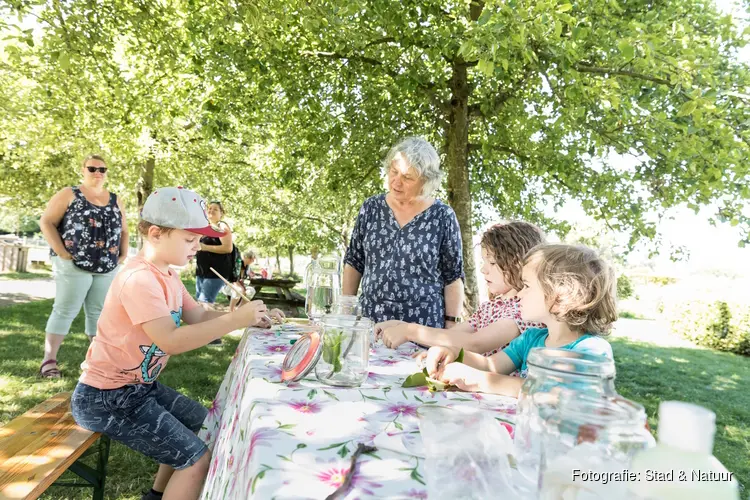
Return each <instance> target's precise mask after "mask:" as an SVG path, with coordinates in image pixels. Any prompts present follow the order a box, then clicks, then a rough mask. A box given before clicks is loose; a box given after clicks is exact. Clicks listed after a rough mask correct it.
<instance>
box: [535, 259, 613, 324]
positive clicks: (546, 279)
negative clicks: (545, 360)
mask: <svg viewBox="0 0 750 500" xmlns="http://www.w3.org/2000/svg"><path fill="white" fill-rule="evenodd" d="M525 265H532V266H534V267H535V270H536V277H537V279H538V280H539V284H540V285H541V287H542V291H543V292H544V298H545V300H546V301H547V302H548V303H551V304H552V305H551V306H550V312H551V313H552V314H553V315H554V316H555V318H556V319H557V320H558V321H561V322H564V323H566V324H567V325H568V326H569V327H570V329H571V330H574V331H578V332H582V333H592V334H595V335H607V334H608V333H609V331H610V329H611V328H612V324H613V323H614V322H615V321H616V320H617V301H616V280H615V274H614V270H613V269H612V268H611V267H610V266H609V265H608V264H607V263H606V262H605V261H604V259H602V258H601V257H599V255H598V254H597V253H596V252H595V251H594V250H592V249H590V248H588V247H585V246H579V245H561V244H557V245H540V246H538V247H536V248H534V249H533V250H531V251H530V252H529V253H528V254H527V255H526V258H525V259H524V266H525Z"/></svg>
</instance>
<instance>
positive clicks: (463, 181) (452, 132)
mask: <svg viewBox="0 0 750 500" xmlns="http://www.w3.org/2000/svg"><path fill="white" fill-rule="evenodd" d="M452 70H453V74H452V76H451V81H450V86H451V102H450V112H449V116H448V127H447V130H446V147H445V151H446V166H447V170H448V202H449V203H450V205H451V207H453V210H454V211H455V212H456V217H457V218H458V224H459V226H460V227H461V240H462V241H463V257H464V273H465V274H466V281H465V284H466V301H467V302H468V305H469V306H470V307H471V308H472V309H475V308H476V306H477V298H478V290H477V280H476V263H475V262H474V247H473V241H472V236H473V230H472V224H471V214H472V212H471V186H470V184H469V102H468V101H469V94H470V90H469V83H468V79H467V66H466V64H465V63H464V61H463V60H462V59H460V58H457V59H456V60H454V61H453V64H452Z"/></svg>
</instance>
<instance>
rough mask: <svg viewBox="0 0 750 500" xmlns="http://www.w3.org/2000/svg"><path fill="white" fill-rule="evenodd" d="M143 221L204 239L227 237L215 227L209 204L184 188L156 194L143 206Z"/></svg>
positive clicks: (166, 188)
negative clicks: (211, 221) (209, 218)
mask: <svg viewBox="0 0 750 500" xmlns="http://www.w3.org/2000/svg"><path fill="white" fill-rule="evenodd" d="M141 219H143V220H145V221H146V222H150V223H151V224H156V225H157V226H162V227H171V228H174V229H184V230H185V231H190V232H191V233H197V234H201V235H203V236H213V237H215V238H220V237H222V236H224V233H222V232H219V231H216V230H215V229H213V228H212V227H211V223H210V222H209V220H208V214H207V213H206V201H205V200H204V199H203V198H201V197H200V196H199V195H198V193H196V192H195V191H191V190H189V189H185V188H184V187H182V186H177V187H163V188H159V189H156V190H154V192H153V193H151V194H150V195H149V196H148V198H147V199H146V203H145V204H144V205H143V210H141Z"/></svg>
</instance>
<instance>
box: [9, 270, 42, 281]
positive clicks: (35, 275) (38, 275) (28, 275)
mask: <svg viewBox="0 0 750 500" xmlns="http://www.w3.org/2000/svg"><path fill="white" fill-rule="evenodd" d="M51 277H52V273H51V272H49V271H46V270H39V271H33V272H25V273H0V279H6V280H38V279H43V278H51Z"/></svg>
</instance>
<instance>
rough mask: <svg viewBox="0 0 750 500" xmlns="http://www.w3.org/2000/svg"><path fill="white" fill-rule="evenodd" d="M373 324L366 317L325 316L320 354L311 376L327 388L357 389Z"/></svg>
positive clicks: (363, 377)
mask: <svg viewBox="0 0 750 500" xmlns="http://www.w3.org/2000/svg"><path fill="white" fill-rule="evenodd" d="M373 327H374V324H373V322H372V321H370V320H369V319H367V318H359V319H358V318H357V317H356V316H349V315H334V314H328V315H326V316H324V317H323V320H322V337H323V338H322V344H323V347H322V352H321V355H320V359H319V360H318V362H317V363H316V364H315V376H316V377H317V378H318V380H319V381H320V382H322V383H324V384H327V385H335V386H341V387H358V386H360V385H361V384H362V382H364V381H365V380H366V379H367V375H368V373H369V369H368V368H369V360H370V336H371V335H372V332H373Z"/></svg>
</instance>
